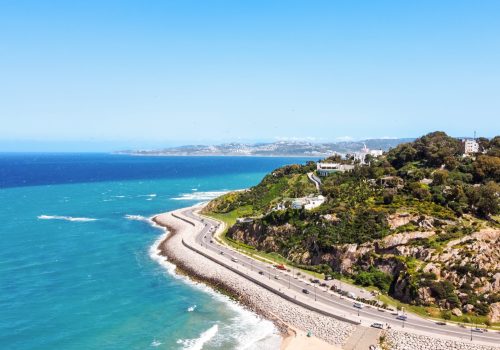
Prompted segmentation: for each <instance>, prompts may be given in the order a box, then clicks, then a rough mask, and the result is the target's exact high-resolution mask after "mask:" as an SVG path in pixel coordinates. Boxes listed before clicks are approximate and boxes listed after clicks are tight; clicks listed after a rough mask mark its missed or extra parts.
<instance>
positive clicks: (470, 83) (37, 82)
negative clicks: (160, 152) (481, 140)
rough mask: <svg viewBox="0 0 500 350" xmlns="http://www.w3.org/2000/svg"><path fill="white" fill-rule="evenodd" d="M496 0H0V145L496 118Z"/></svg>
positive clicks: (499, 77)
mask: <svg viewBox="0 0 500 350" xmlns="http://www.w3.org/2000/svg"><path fill="white" fill-rule="evenodd" d="M498 13H500V1H487V0H482V1H472V0H471V1H460V0H453V1H445V0H442V1H425V0H418V1H417V0H414V1H369V0H366V1H333V0H329V1H314V0H312V1H306V0H304V1H293V0H281V1H275V0H265V1H256V0H252V1H250V0H248V1H237V0H232V1H214V0H198V1H191V0H182V1H181V0H171V1H168V0H162V1H153V0H150V1H126V0H121V1H111V0H109V1H107V0H99V1H93V0H85V1H79V0H78V1H77V0H72V1H23V0H3V1H1V2H0V122H1V124H0V125H1V127H0V150H85V149H87V150H100V149H102V150H109V149H113V148H123V147H127V146H131V147H145V148H147V147H157V146H161V145H174V144H183V143H218V142H225V141H262V140H276V139H282V138H287V139H309V140H317V141H335V140H341V139H346V138H353V139H363V138H373V137H413V136H419V135H421V134H423V133H426V132H429V131H433V130H444V131H446V132H448V133H449V134H451V135H454V136H464V135H472V134H473V131H474V130H477V132H478V134H479V135H484V136H493V135H495V134H500V121H499V120H500V97H499V96H500V63H499V62H500V21H498Z"/></svg>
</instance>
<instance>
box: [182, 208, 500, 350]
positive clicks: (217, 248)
mask: <svg viewBox="0 0 500 350" xmlns="http://www.w3.org/2000/svg"><path fill="white" fill-rule="evenodd" d="M198 210H199V208H196V207H192V208H188V209H186V210H184V211H181V213H182V215H183V216H185V217H186V218H188V219H189V220H190V221H193V222H194V223H196V224H197V226H198V227H199V228H201V229H200V231H199V232H198V233H197V234H196V236H195V237H194V242H195V243H196V244H197V245H199V247H198V248H201V249H206V250H208V251H210V252H211V257H213V258H215V259H219V260H220V261H221V262H223V263H224V264H227V265H231V266H234V267H236V268H237V270H238V271H239V272H240V273H242V274H244V275H246V276H251V277H252V278H254V279H255V278H258V279H259V281H260V282H261V283H265V284H266V285H268V286H269V287H271V288H274V289H277V290H276V294H278V293H282V294H286V295H288V296H291V297H292V298H295V299H297V300H300V301H305V302H307V303H308V304H310V305H311V306H313V307H315V308H317V309H319V310H325V311H328V312H330V313H333V314H335V315H337V316H338V317H340V318H345V319H348V320H350V321H351V322H356V323H360V324H361V325H364V326H370V325H371V324H373V323H375V322H377V323H383V324H385V325H386V326H387V325H388V326H390V327H391V328H394V329H399V330H405V331H408V332H412V333H417V334H423V335H429V336H433V337H441V338H442V337H443V336H445V337H447V338H450V339H454V340H461V341H464V342H465V341H468V342H470V341H471V337H472V342H473V343H481V344H485V345H496V346H498V345H499V344H500V333H499V332H498V331H491V330H490V331H488V332H484V333H478V332H476V331H474V330H473V328H463V327H459V326H456V325H451V324H447V325H439V324H437V323H436V321H433V320H428V319H425V318H422V317H419V316H417V315H414V314H406V316H407V317H408V318H407V320H406V321H402V320H398V319H396V317H397V314H396V313H392V312H389V311H386V310H382V309H378V308H376V307H373V306H369V305H364V307H363V308H361V309H359V308H355V307H354V306H353V305H354V303H355V301H354V300H352V299H349V298H346V297H342V296H340V295H338V294H336V293H334V292H332V291H331V290H330V288H329V286H327V287H321V286H319V285H318V284H315V283H311V282H309V281H306V280H303V279H302V278H304V277H305V276H304V275H302V276H299V277H297V276H296V275H295V274H294V273H293V272H294V271H290V272H288V271H281V270H278V269H276V268H274V267H273V266H272V265H271V264H270V263H266V262H262V261H259V260H256V259H253V258H250V257H248V256H247V255H244V254H242V253H239V252H237V251H235V250H233V249H231V248H229V247H227V246H224V245H221V244H219V243H218V242H217V240H216V239H215V238H214V237H213V235H214V233H215V232H216V231H217V228H218V227H219V226H220V225H222V224H221V223H220V222H218V221H215V220H213V219H209V218H206V217H201V216H200V215H199V214H198V213H197V211H198ZM235 260H236V261H235ZM320 282H321V283H323V282H325V281H320ZM304 290H307V291H308V293H307V294H306V293H304Z"/></svg>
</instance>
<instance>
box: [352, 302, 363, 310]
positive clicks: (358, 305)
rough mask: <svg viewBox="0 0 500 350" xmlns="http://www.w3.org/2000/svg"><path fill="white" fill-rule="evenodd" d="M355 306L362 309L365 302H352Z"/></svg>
mask: <svg viewBox="0 0 500 350" xmlns="http://www.w3.org/2000/svg"><path fill="white" fill-rule="evenodd" d="M352 306H353V307H355V308H356V309H362V308H363V304H361V303H354V304H352Z"/></svg>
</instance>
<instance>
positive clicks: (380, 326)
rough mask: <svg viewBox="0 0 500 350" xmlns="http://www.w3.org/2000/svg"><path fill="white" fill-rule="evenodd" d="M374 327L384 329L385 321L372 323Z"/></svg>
mask: <svg viewBox="0 0 500 350" xmlns="http://www.w3.org/2000/svg"><path fill="white" fill-rule="evenodd" d="M372 327H373V328H378V329H384V324H383V323H379V322H375V323H372Z"/></svg>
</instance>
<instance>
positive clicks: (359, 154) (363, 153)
mask: <svg viewBox="0 0 500 350" xmlns="http://www.w3.org/2000/svg"><path fill="white" fill-rule="evenodd" d="M383 153H384V151H382V150H381V149H369V148H368V147H366V145H365V144H363V148H362V149H361V151H360V152H356V153H354V160H359V162H360V163H361V164H365V158H366V156H367V155H371V156H372V157H378V156H381V155H382V154H383Z"/></svg>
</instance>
